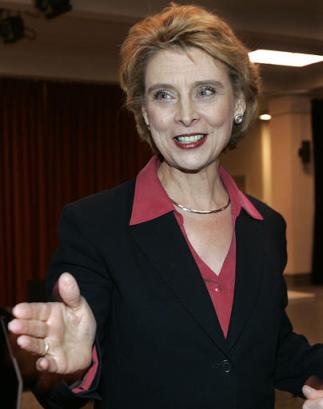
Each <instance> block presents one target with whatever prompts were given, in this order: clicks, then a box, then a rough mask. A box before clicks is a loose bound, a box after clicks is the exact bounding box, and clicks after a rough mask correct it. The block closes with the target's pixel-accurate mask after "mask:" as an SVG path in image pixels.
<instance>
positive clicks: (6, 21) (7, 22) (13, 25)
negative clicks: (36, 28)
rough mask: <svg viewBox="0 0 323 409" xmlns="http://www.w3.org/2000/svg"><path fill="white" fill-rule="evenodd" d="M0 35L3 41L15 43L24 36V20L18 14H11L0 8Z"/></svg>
mask: <svg viewBox="0 0 323 409" xmlns="http://www.w3.org/2000/svg"><path fill="white" fill-rule="evenodd" d="M0 37H2V39H3V42H4V43H15V42H16V41H18V40H20V39H21V38H24V37H25V28H24V22H23V19H22V17H21V16H20V15H15V16H12V15H10V11H9V10H3V9H1V10H0Z"/></svg>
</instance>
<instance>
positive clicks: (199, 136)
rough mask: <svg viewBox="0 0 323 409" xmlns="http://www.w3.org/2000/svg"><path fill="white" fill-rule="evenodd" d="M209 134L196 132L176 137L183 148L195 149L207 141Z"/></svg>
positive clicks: (176, 140)
mask: <svg viewBox="0 0 323 409" xmlns="http://www.w3.org/2000/svg"><path fill="white" fill-rule="evenodd" d="M206 137H207V134H203V133H195V134H185V135H178V136H175V137H174V141H175V144H176V145H177V146H178V147H179V148H181V149H194V148H197V147H199V146H201V145H203V143H204V142H205V141H206Z"/></svg>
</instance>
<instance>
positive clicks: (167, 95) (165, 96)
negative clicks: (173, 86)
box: [153, 89, 175, 102]
mask: <svg viewBox="0 0 323 409" xmlns="http://www.w3.org/2000/svg"><path fill="white" fill-rule="evenodd" d="M153 97H154V99H155V100H157V101H161V102H169V101H172V100H174V99H175V97H174V95H173V94H172V93H171V92H170V91H168V90H166V89H159V90H157V91H156V92H155V93H154V94H153Z"/></svg>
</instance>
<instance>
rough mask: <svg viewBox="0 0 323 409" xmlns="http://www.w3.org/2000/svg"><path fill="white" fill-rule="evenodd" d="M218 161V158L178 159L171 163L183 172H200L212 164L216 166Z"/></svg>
mask: <svg viewBox="0 0 323 409" xmlns="http://www.w3.org/2000/svg"><path fill="white" fill-rule="evenodd" d="M217 162H218V158H214V159H212V160H204V161H202V160H197V159H195V160H193V159H191V160H181V161H176V162H174V163H172V164H171V166H172V167H174V168H176V169H178V170H180V171H181V172H184V173H199V172H201V171H202V170H204V169H206V168H208V167H210V166H215V164H216V163H217Z"/></svg>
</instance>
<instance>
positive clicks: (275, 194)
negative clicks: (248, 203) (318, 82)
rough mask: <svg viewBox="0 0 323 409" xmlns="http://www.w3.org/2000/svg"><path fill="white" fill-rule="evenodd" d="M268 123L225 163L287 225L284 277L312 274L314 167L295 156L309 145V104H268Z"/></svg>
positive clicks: (295, 99)
mask: <svg viewBox="0 0 323 409" xmlns="http://www.w3.org/2000/svg"><path fill="white" fill-rule="evenodd" d="M269 111H270V113H271V115H272V120H271V121H270V122H269V123H267V122H261V121H257V122H256V124H255V126H254V127H253V129H252V130H251V132H250V133H249V135H248V136H247V137H246V138H245V139H244V140H243V141H242V142H241V144H240V145H238V147H237V149H236V150H234V151H231V152H228V153H227V154H225V155H224V157H223V161H222V163H223V165H224V166H225V167H226V168H227V169H228V170H229V172H231V174H232V175H233V176H241V175H244V176H245V182H246V186H245V187H246V192H247V193H249V194H251V195H253V196H255V197H257V198H259V199H261V200H263V201H264V202H266V203H267V204H269V205H270V206H272V207H273V208H275V209H276V210H278V211H279V212H280V213H281V214H282V215H283V216H284V218H285V220H286V222H287V242H288V264H287V267H286V273H287V274H301V273H308V272H310V271H311V256H312V235H313V217H314V187H313V185H314V181H313V178H314V176H313V166H312V162H311V163H310V165H306V166H304V165H303V164H302V161H301V159H300V158H299V156H298V149H299V147H300V145H301V141H302V140H303V139H306V140H311V115H310V101H309V99H308V98H305V97H299V96H292V97H290V96H289V97H280V98H274V99H272V100H270V101H269Z"/></svg>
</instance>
